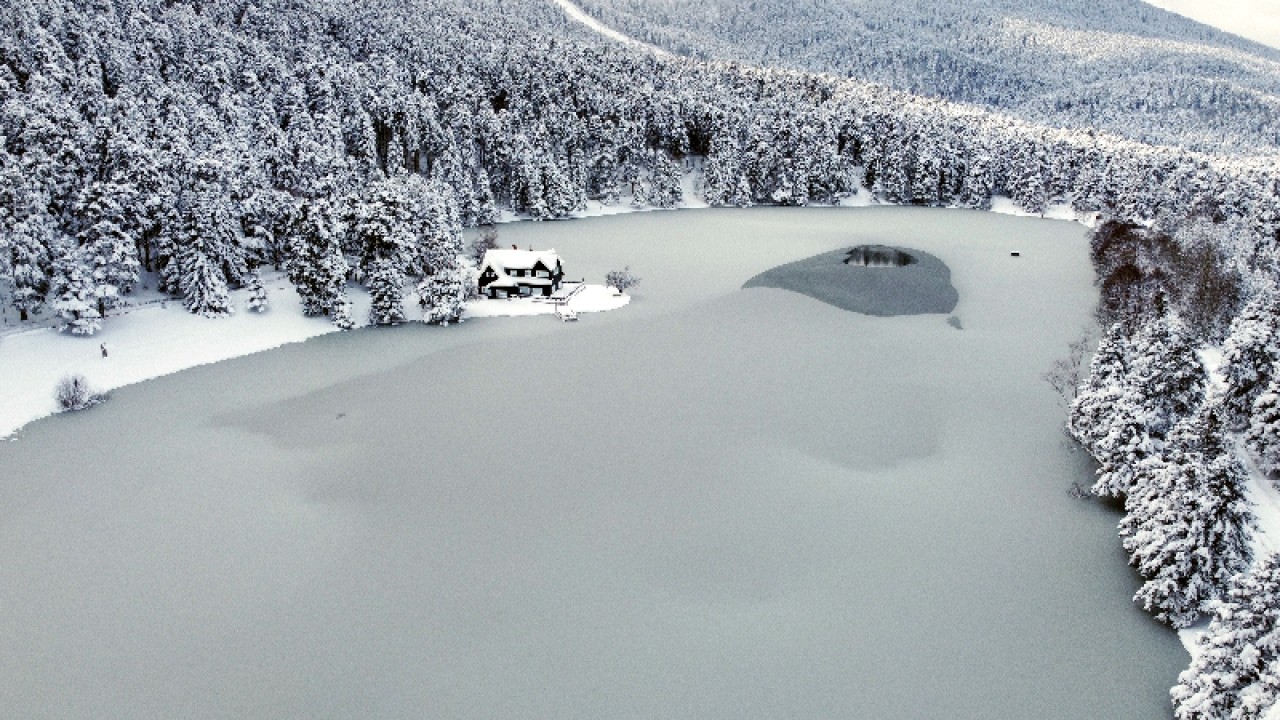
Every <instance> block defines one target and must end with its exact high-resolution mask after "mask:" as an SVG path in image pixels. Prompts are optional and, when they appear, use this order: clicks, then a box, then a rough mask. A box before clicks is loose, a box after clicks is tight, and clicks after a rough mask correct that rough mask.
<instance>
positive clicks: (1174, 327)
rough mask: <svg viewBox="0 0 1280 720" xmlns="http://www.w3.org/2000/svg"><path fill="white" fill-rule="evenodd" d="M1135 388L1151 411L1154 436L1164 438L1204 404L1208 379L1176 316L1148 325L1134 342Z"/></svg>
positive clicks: (1131, 379) (1193, 344) (1131, 375)
mask: <svg viewBox="0 0 1280 720" xmlns="http://www.w3.org/2000/svg"><path fill="white" fill-rule="evenodd" d="M1133 350H1134V353H1133V360H1132V362H1131V363H1130V372H1129V376H1128V380H1129V384H1130V386H1131V387H1133V388H1135V389H1137V390H1138V391H1139V393H1140V395H1141V397H1142V398H1143V406H1144V407H1145V408H1146V409H1148V410H1150V411H1151V414H1152V417H1151V426H1150V427H1151V433H1152V435H1154V436H1156V437H1163V436H1164V435H1165V434H1166V433H1167V432H1168V431H1169V430H1170V429H1171V428H1172V427H1173V426H1174V424H1176V423H1177V422H1178V421H1179V420H1181V419H1182V418H1184V417H1187V416H1188V415H1190V414H1191V413H1192V412H1194V410H1195V408H1196V407H1197V406H1198V405H1199V404H1200V403H1201V402H1202V400H1203V398H1204V393H1205V386H1206V385H1207V383H1208V375H1207V373H1206V372H1205V369H1204V365H1203V363H1201V362H1200V357H1199V355H1198V354H1197V353H1196V342H1195V339H1194V338H1193V337H1192V336H1191V334H1190V333H1189V332H1188V331H1187V327H1186V325H1184V324H1183V322H1182V320H1181V319H1180V318H1178V317H1177V316H1176V315H1175V314H1173V313H1172V312H1166V313H1165V314H1164V315H1162V316H1160V317H1158V318H1156V319H1154V320H1152V321H1148V322H1147V323H1145V324H1144V325H1143V327H1142V328H1141V329H1140V330H1139V331H1138V333H1137V334H1136V335H1135V336H1134V338H1133Z"/></svg>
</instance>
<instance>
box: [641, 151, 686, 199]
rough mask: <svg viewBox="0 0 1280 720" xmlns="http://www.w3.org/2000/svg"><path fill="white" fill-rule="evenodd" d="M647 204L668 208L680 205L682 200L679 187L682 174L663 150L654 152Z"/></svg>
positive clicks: (682, 191) (682, 190) (682, 192)
mask: <svg viewBox="0 0 1280 720" xmlns="http://www.w3.org/2000/svg"><path fill="white" fill-rule="evenodd" d="M650 173H651V174H650V178H649V182H650V188H649V193H648V196H649V203H650V204H651V205H654V206H656V207H661V208H670V207H675V206H676V205H679V204H680V201H681V200H683V199H684V189H683V188H682V187H681V183H682V182H683V178H684V172H683V171H682V170H681V169H680V164H679V163H677V162H676V161H675V160H674V159H672V157H671V156H670V155H668V154H667V152H666V151H665V150H657V151H654V154H653V167H652V169H651V171H650Z"/></svg>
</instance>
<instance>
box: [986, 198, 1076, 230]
mask: <svg viewBox="0 0 1280 720" xmlns="http://www.w3.org/2000/svg"><path fill="white" fill-rule="evenodd" d="M991 212H993V213H999V214H1001V215H1016V216H1017V217H1039V218H1045V219H1047V220H1069V221H1071V222H1078V223H1080V224H1081V225H1084V226H1086V227H1093V226H1094V223H1095V222H1096V220H1097V215H1098V214H1097V213H1080V212H1077V211H1076V209H1075V208H1073V207H1071V203H1058V204H1056V205H1049V206H1047V207H1046V208H1045V209H1044V212H1041V213H1033V212H1028V211H1026V210H1023V209H1022V208H1020V207H1018V204H1017V203H1015V202H1014V201H1013V200H1011V199H1010V198H1007V197H1004V196H1002V195H994V196H992V198H991Z"/></svg>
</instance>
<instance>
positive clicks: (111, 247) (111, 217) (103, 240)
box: [76, 182, 142, 313]
mask: <svg viewBox="0 0 1280 720" xmlns="http://www.w3.org/2000/svg"><path fill="white" fill-rule="evenodd" d="M130 195H131V192H130V191H129V190H127V189H126V188H124V187H123V186H121V185H117V184H112V183H98V182H95V183H92V184H90V185H89V186H88V187H86V188H85V189H84V190H83V191H82V192H81V194H80V198H79V200H78V201H77V203H76V213H77V215H78V216H79V218H80V221H81V223H82V227H81V229H80V232H79V233H78V234H77V239H78V240H79V241H80V251H81V253H82V254H84V256H85V257H86V259H87V260H88V263H89V267H90V274H91V277H92V278H93V285H94V288H93V295H94V297H95V298H97V303H98V312H99V313H105V312H106V311H107V310H108V309H109V308H112V307H114V306H116V305H117V304H119V302H120V296H121V295H123V294H125V293H127V292H129V291H130V290H131V289H132V288H133V285H134V283H136V282H138V274H139V272H140V271H141V269H142V264H141V263H140V262H139V261H138V248H137V245H136V243H135V242H134V240H133V238H131V237H130V236H129V234H128V232H126V228H128V227H129V223H128V221H127V220H126V219H125V208H124V207H123V206H122V204H121V200H122V199H124V198H127V197H128V196H130Z"/></svg>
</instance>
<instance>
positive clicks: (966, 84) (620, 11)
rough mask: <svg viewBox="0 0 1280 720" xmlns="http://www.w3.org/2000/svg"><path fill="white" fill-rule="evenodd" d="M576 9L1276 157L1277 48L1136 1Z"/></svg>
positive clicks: (1075, 121) (761, 54)
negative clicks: (1257, 150)
mask: <svg viewBox="0 0 1280 720" xmlns="http://www.w3.org/2000/svg"><path fill="white" fill-rule="evenodd" d="M579 4H580V5H581V6H582V7H583V8H584V9H585V10H586V11H587V12H588V13H590V14H591V15H592V16H594V17H596V18H598V19H600V20H601V21H603V22H604V23H605V24H606V25H609V26H610V27H613V28H614V29H616V30H620V31H622V32H625V33H627V34H628V35H630V36H632V37H634V38H636V39H638V40H642V41H647V42H651V43H653V44H655V45H658V46H660V47H662V48H665V49H667V50H670V51H672V52H675V53H678V54H681V55H686V56H689V57H698V58H708V59H711V58H714V59H725V60H741V61H745V62H749V63H755V64H763V65H770V66H783V67H789V68H797V69H805V70H816V71H821V72H829V73H833V74H836V75H840V76H849V77H856V78H860V79H865V80H871V81H874V82H879V83H884V84H887V85H890V86H892V87H895V88H898V89H902V90H907V91H910V92H917V93H922V94H925V95H930V96H936V97H942V98H947V99H950V100H959V101H962V102H969V103H975V104H979V105H983V106H986V107H991V108H999V109H1001V110H1005V111H1009V112H1013V113H1015V114H1017V115H1019V116H1020V117H1023V118H1026V119H1030V120H1034V121H1037V122H1046V123H1049V124H1054V125H1064V126H1070V127H1081V128H1084V127H1097V128H1102V129H1106V130H1108V131H1110V132H1115V133H1119V134H1123V135H1126V136H1128V137H1132V138H1135V139H1139V140H1144V141H1150V142H1158V143H1178V144H1183V145H1187V146H1191V147H1197V148H1200V149H1205V150H1215V149H1219V148H1221V147H1223V146H1224V144H1225V145H1226V146H1230V147H1234V148H1236V149H1241V150H1246V151H1251V150H1252V149H1254V148H1255V147H1257V146H1265V147H1268V148H1270V149H1272V150H1275V149H1277V148H1280V111H1278V109H1280V65H1278V64H1277V63H1280V51H1277V50H1275V49H1274V48H1268V47H1264V46H1261V45H1258V44H1256V43H1252V42H1249V41H1246V40H1243V39H1241V38H1238V37H1235V36H1231V35H1228V34H1226V33H1222V32H1219V31H1216V30H1214V29H1212V28H1210V27H1207V26H1205V25H1201V24H1199V23H1196V22H1193V21H1191V20H1188V19H1186V18H1183V17H1180V16H1178V15H1174V14H1172V13H1169V12H1165V11H1162V10H1159V9H1157V8H1154V7H1152V6H1150V5H1147V4H1145V3H1143V2H1140V0H1111V1H1109V2H1104V3H1097V2H1090V1H1088V0H1072V1H1070V2H1061V1H1056V2H1048V1H1046V0H1034V1H1033V2H1021V1H1019V2H1013V1H1012V0H983V1H982V2H965V3H952V2H945V1H944V0H924V1H922V2H915V3H905V4H904V3H900V2H894V1H893V0H864V1H863V2H857V3H838V4H832V3H828V2H823V1H822V0H800V1H799V2H793V1H792V0H759V1H758V2H754V3H752V4H751V11H750V12H742V11H741V9H740V3H735V2H730V0H697V1H696V2H695V1H694V0H667V1H665V2H654V1H653V0H583V1H582V2H581V3H579ZM1206 124H1211V125H1213V127H1214V128H1215V132H1214V133H1213V134H1212V135H1209V134H1206V133H1205V132H1204V129H1205V125H1206Z"/></svg>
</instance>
